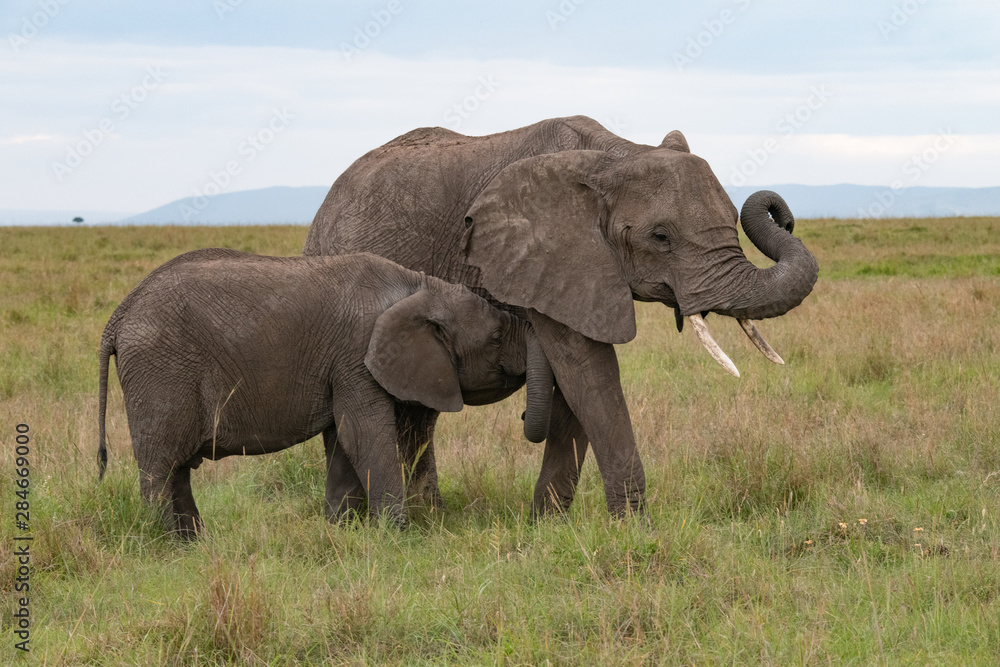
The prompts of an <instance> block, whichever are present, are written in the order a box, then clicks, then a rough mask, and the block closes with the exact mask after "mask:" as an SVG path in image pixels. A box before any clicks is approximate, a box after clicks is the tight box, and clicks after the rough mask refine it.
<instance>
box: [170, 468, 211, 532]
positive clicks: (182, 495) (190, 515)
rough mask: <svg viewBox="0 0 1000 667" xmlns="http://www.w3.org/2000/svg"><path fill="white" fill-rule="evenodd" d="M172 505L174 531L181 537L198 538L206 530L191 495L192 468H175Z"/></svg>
mask: <svg viewBox="0 0 1000 667" xmlns="http://www.w3.org/2000/svg"><path fill="white" fill-rule="evenodd" d="M170 477H171V480H170V485H171V494H170V505H171V510H172V511H173V515H174V517H173V519H174V531H175V532H177V533H178V534H179V535H180V536H181V537H185V538H192V537H197V535H198V533H200V532H201V531H202V530H203V529H204V523H202V520H201V514H199V513H198V506H197V505H195V503H194V495H193V494H192V493H191V468H190V467H189V466H186V465H185V466H180V467H177V468H174V470H173V472H172V473H171V475H170Z"/></svg>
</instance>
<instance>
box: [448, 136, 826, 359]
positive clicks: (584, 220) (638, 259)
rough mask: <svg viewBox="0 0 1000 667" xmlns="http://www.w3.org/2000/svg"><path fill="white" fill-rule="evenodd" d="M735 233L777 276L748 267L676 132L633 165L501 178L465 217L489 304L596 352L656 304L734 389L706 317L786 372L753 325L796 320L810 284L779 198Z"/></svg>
mask: <svg viewBox="0 0 1000 667" xmlns="http://www.w3.org/2000/svg"><path fill="white" fill-rule="evenodd" d="M769 214H770V215H769ZM771 216H773V220H772V219H771ZM742 219H743V227H744V231H745V232H746V234H747V236H748V237H749V238H750V240H751V241H752V242H753V243H754V245H756V246H757V247H758V248H759V249H760V250H761V251H762V252H763V253H764V254H765V255H767V256H768V257H770V258H771V259H772V260H774V261H775V262H776V264H775V265H774V266H772V267H770V268H767V269H759V268H757V267H756V266H754V265H753V264H752V263H751V262H750V261H749V260H748V259H747V258H746V256H745V255H744V253H743V251H742V249H741V247H740V244H739V237H738V234H737V228H736V222H737V213H736V208H735V207H734V206H733V204H732V202H731V201H730V199H729V197H728V195H727V194H726V192H725V190H723V188H722V185H721V184H720V183H719V181H718V179H717V178H716V177H715V175H714V174H713V173H712V170H711V169H710V168H709V166H708V163H707V162H705V161H704V160H703V159H701V158H699V157H697V156H695V155H692V154H691V153H690V152H689V150H688V146H687V141H686V140H685V139H684V137H683V135H681V133H680V132H677V131H674V132H671V133H670V134H668V135H667V137H666V138H665V139H664V141H663V143H662V144H661V145H660V146H658V147H655V148H650V149H649V150H645V151H638V152H635V153H632V154H628V155H616V154H614V153H609V152H606V151H591V150H570V151H562V152H557V153H551V154H545V155H538V156H534V157H529V158H526V159H522V160H519V161H517V162H514V163H512V164H510V165H508V166H507V167H506V168H505V169H503V170H502V171H501V172H500V173H499V174H497V176H495V177H494V178H493V180H492V181H491V182H490V183H489V185H487V187H486V188H485V189H484V190H483V191H482V192H481V193H480V195H479V196H478V197H477V198H476V200H475V201H474V202H473V204H472V206H471V208H470V209H469V211H468V213H467V217H466V219H465V223H466V227H467V229H466V232H465V236H464V238H463V249H464V251H465V253H466V258H467V261H468V263H469V264H471V265H472V266H474V267H477V268H478V269H479V271H480V279H481V282H482V285H483V286H484V287H485V288H486V289H487V290H489V292H490V293H491V294H492V295H493V296H494V297H496V298H497V299H499V300H501V301H503V302H506V303H510V304H513V305H518V306H523V307H525V308H532V309H534V310H536V311H538V312H540V313H542V314H544V315H546V316H548V317H550V318H552V319H554V320H556V321H558V322H561V323H563V324H565V325H566V326H568V327H570V328H572V329H574V330H576V331H578V332H580V333H582V334H584V335H585V336H587V337H589V338H592V339H594V340H597V341H601V342H605V343H624V342H627V341H629V340H631V339H632V338H633V337H634V336H635V311H634V308H633V305H632V300H633V299H636V300H640V301H659V302H661V303H664V304H666V305H667V306H669V307H672V308H674V312H675V315H676V318H677V326H678V330H680V328H681V327H682V324H683V319H684V318H685V317H686V318H688V319H689V321H691V323H692V325H693V327H694V329H695V331H696V333H697V334H698V337H699V339H700V340H701V341H702V343H703V344H704V345H705V346H706V347H707V348H708V349H709V351H710V352H711V353H712V355H713V357H714V358H716V360H717V361H719V362H720V363H721V364H723V365H724V366H726V367H727V368H728V369H729V370H730V372H732V373H734V374H736V375H738V374H739V373H738V371H737V370H736V368H735V366H733V364H732V362H731V361H729V359H728V357H726V355H725V353H723V352H722V350H721V349H719V347H718V345H716V344H715V342H714V340H712V337H711V335H710V334H709V333H708V330H707V328H706V327H705V325H704V320H703V319H702V317H703V314H705V313H708V312H715V313H719V314H721V315H728V316H730V317H734V318H737V319H739V320H740V322H741V324H742V325H743V328H744V330H745V331H746V332H747V334H748V335H749V336H750V338H751V340H753V341H754V342H755V344H757V346H758V348H760V349H761V351H762V352H764V353H765V355H766V356H768V358H770V359H772V360H773V361H776V362H779V363H781V358H780V357H778V355H777V354H775V353H774V351H773V350H771V349H770V347H769V346H768V345H767V343H766V342H764V340H763V338H762V337H761V336H760V334H759V333H757V331H756V329H755V328H754V327H753V325H752V324H751V322H750V320H753V319H763V318H768V317H777V316H780V315H782V314H784V313H786V312H787V311H789V310H791V309H792V308H794V307H795V306H797V305H798V304H799V303H801V302H802V300H803V299H804V298H805V297H806V296H807V295H808V294H809V293H810V291H811V290H812V287H813V285H814V284H815V282H816V278H817V275H818V270H819V269H818V266H817V264H816V260H815V259H814V258H813V256H812V254H811V253H810V252H809V251H808V250H807V249H806V248H805V246H804V245H802V243H801V241H799V240H798V239H796V238H795V237H793V236H792V235H791V233H790V232H791V230H792V225H793V219H792V215H791V213H790V211H789V210H788V207H787V206H786V205H785V203H784V201H783V200H782V199H781V198H780V197H779V196H778V195H776V194H774V193H771V192H758V193H755V194H754V195H752V196H751V197H750V198H749V199H748V200H747V202H746V205H745V206H744V207H743V212H742Z"/></svg>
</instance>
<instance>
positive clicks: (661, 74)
mask: <svg viewBox="0 0 1000 667" xmlns="http://www.w3.org/2000/svg"><path fill="white" fill-rule="evenodd" d="M43 46H44V48H43ZM376 46H377V45H376ZM376 46H373V47H372V48H371V49H369V50H366V51H363V52H362V53H360V54H358V55H357V56H356V57H354V58H352V59H351V60H350V61H348V60H347V59H345V58H344V57H343V55H342V54H341V53H340V52H339V51H322V50H311V49H294V48H276V47H235V46H202V47H164V46H142V45H131V44H103V45H102V44H81V43H70V42H61V43H56V42H48V43H46V44H44V45H41V44H38V45H34V44H33V45H32V47H33V48H32V49H30V50H26V51H25V52H24V53H22V54H20V55H19V56H18V57H17V58H16V59H13V58H7V59H5V60H0V73H2V74H3V77H2V78H0V100H4V101H3V102H2V104H3V105H4V109H3V117H4V125H3V130H2V131H3V133H4V135H3V136H0V144H2V145H4V147H5V149H4V151H2V152H0V198H2V200H3V202H4V207H9V208H60V209H63V208H70V209H71V208H95V209H116V210H133V211H141V210H145V209H148V208H152V207H154V206H158V205H160V204H163V203H165V202H167V201H170V200H173V199H177V198H180V197H185V196H190V195H192V194H193V192H194V191H195V189H197V188H199V187H202V186H203V185H204V184H205V183H206V180H207V179H210V177H211V175H212V174H213V173H218V172H219V170H221V169H225V167H226V165H227V164H228V163H230V162H232V161H234V160H235V161H237V162H239V164H240V170H239V174H238V175H236V176H234V177H233V179H232V183H231V185H230V187H231V189H233V190H242V189H249V188H256V187H266V186H271V185H326V184H329V183H332V181H333V180H334V179H335V178H336V177H337V175H339V173H340V172H341V171H342V170H343V169H344V168H345V167H346V166H348V165H349V164H350V163H351V162H352V161H353V160H354V159H356V158H357V157H359V156H360V155H362V154H363V153H365V152H367V151H368V150H370V149H372V148H374V147H376V146H378V145H380V144H382V143H384V142H385V141H388V140H389V139H391V138H393V137H394V136H397V135H398V134H400V133H402V132H405V131H407V130H410V129H413V128H415V127H420V126H425V125H441V126H444V127H450V128H452V129H457V130H458V131H460V132H464V133H469V134H484V133H489V132H497V131H502V130H507V129H512V128H515V127H519V126H522V125H526V124H529V123H532V122H535V121H538V120H541V119H543V118H547V117H552V116H560V115H571V114H585V115H589V116H592V117H594V118H596V119H597V120H599V121H601V122H602V123H604V124H605V125H607V126H608V127H609V128H611V129H613V130H614V131H617V132H618V133H619V134H621V135H622V136H624V137H626V138H628V139H631V140H634V141H640V142H644V143H658V142H659V141H660V139H661V138H662V137H663V135H664V134H666V132H668V131H669V130H671V129H681V130H682V131H684V132H685V133H686V134H687V135H688V138H689V140H690V143H691V145H692V149H693V150H694V151H695V152H696V153H698V154H700V155H702V156H703V157H705V158H706V159H707V160H708V161H709V162H710V164H712V166H713V168H714V169H715V170H716V173H717V174H719V176H720V179H721V180H722V181H723V182H724V183H727V184H728V183H729V181H730V179H729V176H730V174H731V173H732V170H733V169H739V168H740V165H741V164H743V163H744V162H745V161H746V159H747V156H748V153H747V151H754V150H760V147H762V146H764V143H765V142H767V141H768V139H771V140H772V141H776V142H778V145H779V148H778V150H776V151H772V152H770V153H769V154H768V159H767V160H766V161H765V162H764V164H762V165H759V166H758V168H757V169H755V170H754V173H753V174H752V175H751V176H749V177H748V179H749V180H748V182H749V183H751V184H762V185H765V184H775V183H782V182H798V183H813V184H820V183H840V182H856V183H869V184H887V183H889V182H890V181H891V180H892V179H893V178H897V177H898V175H899V172H900V169H901V168H902V165H903V164H904V163H905V161H906V160H907V159H909V158H910V157H911V156H912V154H914V152H916V151H921V150H924V148H923V147H924V146H925V145H926V142H927V140H928V137H933V136H934V132H936V131H937V130H938V129H947V128H949V127H950V128H951V130H952V131H953V132H954V133H956V134H958V135H960V136H961V139H960V140H959V141H957V142H956V143H955V145H954V146H953V147H952V148H951V149H950V150H949V151H948V152H947V154H946V155H943V156H942V157H941V159H939V160H937V161H936V163H935V165H934V166H933V168H932V169H928V170H927V171H926V172H924V173H923V174H922V176H921V181H920V184H921V185H932V184H933V185H997V184H998V183H997V175H996V173H995V171H990V170H989V169H988V168H987V165H988V164H989V163H990V161H992V163H993V164H997V163H1000V145H998V141H997V137H996V135H993V134H987V133H988V132H989V129H988V128H993V127H995V125H994V124H993V123H994V120H993V119H994V118H995V116H996V113H995V112H996V111H997V107H998V105H1000V92H998V90H997V87H996V86H992V87H991V86H988V85H984V81H985V82H988V81H991V80H992V81H996V80H997V79H998V76H997V72H995V71H988V70H987V71H984V70H976V71H971V70H969V71H934V72H931V73H919V72H912V71H911V72H877V71H875V72H869V73H862V74H858V73H836V72H834V73H824V74H808V73H805V74H803V73H798V74H771V75H763V74H758V75H747V74H743V73H735V72H723V71H711V70H709V71H683V72H681V71H678V70H677V69H676V68H674V67H672V66H664V67H661V68H628V67H590V66H570V65H557V64H552V63H546V62H539V61H529V60H518V59H494V60H474V59H445V58H442V59H437V60H427V59H423V60H414V59H405V58H399V57H390V56H386V55H383V54H380V53H378V52H377V51H376V50H375V48H376ZM150 68H154V70H155V68H159V69H158V70H155V71H159V72H161V73H162V81H159V82H156V85H155V86H152V85H151V84H152V81H151V79H150V78H149V77H150V74H149V71H150ZM144 82H145V83H144ZM938 89H945V90H947V91H948V92H947V95H943V94H934V93H933V91H934V90H938ZM139 98H141V99H139ZM819 98H824V99H822V100H820V99H819ZM12 100H17V103H16V104H12V103H11V101H12ZM956 101H959V102H960V103H959V104H956ZM126 110H127V112H128V113H125V111H126ZM276 110H277V111H279V112H283V113H287V114H290V115H291V116H294V118H293V119H291V121H290V122H289V123H288V125H287V128H285V129H283V130H282V131H281V132H280V133H277V134H276V135H275V136H274V137H273V138H272V140H271V141H268V142H267V143H266V145H263V146H262V148H261V149H260V150H255V151H253V158H252V159H250V157H249V154H250V151H248V150H241V147H244V146H245V145H246V144H247V142H248V141H250V140H251V139H252V138H253V137H256V136H258V134H259V133H261V132H263V131H264V130H265V129H266V128H267V125H268V122H269V119H271V118H272V116H273V115H274V113H275V111H276ZM789 115H791V119H792V120H791V121H789V120H788V118H789ZM104 121H109V122H110V123H111V124H112V125H113V127H112V128H110V129H108V131H102V130H101V128H102V122H104ZM782 123H784V125H783V124H782ZM105 127H107V126H106V125H105ZM789 128H790V129H791V130H792V131H791V132H790V133H789V132H788V131H787V130H788V129H789ZM99 131H100V133H101V135H102V136H101V140H100V141H99V142H97V141H96V137H97V132H99ZM88 133H89V134H88ZM88 137H90V138H94V139H95V140H94V141H92V142H91V143H93V144H94V145H93V146H90V147H89V152H88V155H86V156H84V157H83V159H82V160H81V161H80V162H81V163H80V165H79V166H78V167H75V168H73V169H72V170H71V171H70V172H69V173H62V174H61V176H62V178H61V179H60V174H56V173H55V171H54V165H56V164H59V163H66V162H67V161H68V160H69V158H70V156H71V154H72V152H73V151H74V150H77V149H78V148H80V147H81V146H83V148H82V149H81V150H80V151H78V152H82V150H87V147H86V146H85V144H87V142H88Z"/></svg>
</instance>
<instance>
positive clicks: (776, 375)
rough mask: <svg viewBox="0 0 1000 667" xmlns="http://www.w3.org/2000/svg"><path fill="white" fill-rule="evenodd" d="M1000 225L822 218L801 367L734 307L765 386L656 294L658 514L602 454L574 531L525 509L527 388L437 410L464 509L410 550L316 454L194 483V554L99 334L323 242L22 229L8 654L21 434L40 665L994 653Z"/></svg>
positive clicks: (7, 360) (590, 467)
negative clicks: (170, 271) (148, 290)
mask: <svg viewBox="0 0 1000 667" xmlns="http://www.w3.org/2000/svg"><path fill="white" fill-rule="evenodd" d="M998 225H1000V220H998V219H988V218H970V219H941V220H924V219H920V220H888V221H865V222H861V221H838V220H805V221H800V222H799V223H798V226H797V230H796V231H797V233H798V234H799V235H801V237H802V238H803V239H804V240H805V242H806V243H807V244H808V245H809V247H810V248H811V249H812V250H813V251H814V253H815V254H816V256H817V259H818V260H819V262H820V267H821V272H820V280H819V283H818V284H817V285H816V289H815V291H814V292H813V294H812V295H811V296H810V297H809V298H808V299H807V300H806V301H805V303H804V304H803V305H802V306H801V307H799V308H797V309H796V310H794V311H792V312H791V313H790V314H789V315H787V316H785V317H783V318H780V319H777V320H769V321H766V322H764V323H763V324H762V325H761V326H760V328H761V330H762V331H763V332H764V333H765V335H766V336H767V338H768V340H769V341H770V342H771V344H772V345H773V346H774V347H775V349H777V350H778V352H779V353H780V354H782V355H783V356H784V358H785V360H786V362H787V363H786V365H785V366H782V367H778V366H774V365H772V364H770V363H769V362H767V361H766V360H764V359H763V358H762V357H761V356H760V355H759V354H757V353H756V351H755V350H753V349H752V347H751V346H750V344H749V343H748V341H746V339H745V337H744V336H743V335H742V332H740V331H739V327H738V326H737V325H736V323H735V322H733V321H731V320H727V319H724V318H720V317H710V318H709V319H708V323H709V325H710V326H711V327H712V330H713V333H714V334H715V336H716V338H717V340H718V341H719V342H720V344H721V345H722V346H723V348H724V349H726V350H727V351H728V352H729V353H730V356H731V357H732V358H733V360H734V361H735V362H736V364H737V366H738V367H739V368H740V370H741V372H742V373H743V377H742V379H740V380H736V379H734V378H732V377H730V376H729V375H727V374H726V373H725V372H724V371H723V370H722V369H721V368H719V367H718V366H717V365H716V364H715V363H714V362H713V361H711V359H710V358H709V357H708V355H707V354H705V353H704V351H703V350H702V349H701V348H700V346H699V345H698V344H697V342H696V341H695V340H694V337H693V335H691V332H690V331H687V330H686V331H685V332H684V334H683V335H678V334H677V332H676V329H675V328H674V326H673V314H672V312H669V311H668V310H667V309H666V308H663V307H662V306H657V305H655V304H640V303H637V304H636V308H637V314H638V319H639V323H638V329H639V335H638V337H637V339H636V340H635V341H633V342H631V343H629V344H628V345H624V346H621V347H620V348H619V357H620V360H621V365H622V375H623V386H624V388H625V393H626V396H627V398H628V401H629V406H630V409H631V414H632V421H633V425H634V427H635V431H636V436H637V440H638V443H639V447H640V452H641V453H642V456H643V461H644V463H645V465H646V474H647V479H648V487H649V490H648V505H649V511H648V514H647V515H646V516H645V517H644V518H640V519H638V520H624V521H616V520H612V519H610V518H609V517H608V516H607V513H606V511H605V509H604V493H603V489H602V486H601V482H600V476H599V475H598V473H597V470H596V466H595V465H594V462H593V459H592V458H590V459H588V461H587V463H586V465H585V466H584V478H583V480H582V482H581V485H580V490H579V494H578V496H577V500H576V502H575V504H574V506H573V508H572V511H571V512H570V513H569V514H568V516H566V517H561V518H554V519H547V520H543V521H541V522H538V523H534V522H531V521H530V520H529V519H528V506H529V504H530V500H531V493H532V488H533V484H534V480H535V476H536V474H537V470H538V466H539V463H540V460H541V447H540V446H538V445H532V444H530V443H528V442H526V441H525V440H524V439H523V437H522V436H521V435H520V427H521V422H520V420H519V419H518V416H519V414H520V411H521V407H520V405H521V400H522V399H521V397H520V395H519V396H518V397H517V399H512V400H509V401H507V402H504V403H502V404H499V405H493V406H487V407H482V408H466V409H465V410H464V411H463V412H461V413H458V414H454V415H445V416H444V417H442V419H441V421H440V422H439V436H438V445H437V446H438V450H437V451H438V462H439V469H440V477H441V485H442V491H443V495H444V500H445V506H444V507H443V508H439V509H436V510H432V509H430V508H426V507H415V508H412V510H411V516H412V518H413V523H412V527H411V528H410V529H409V530H407V531H405V532H403V533H400V532H397V531H394V530H391V529H388V528H386V527H384V526H380V525H378V524H377V523H373V522H364V523H363V524H362V525H360V526H348V527H341V526H331V525H328V524H327V523H326V521H325V520H324V518H323V508H322V496H323V453H322V446H321V444H320V443H319V442H318V441H313V442H309V443H306V444H303V445H300V446H298V447H295V448H292V449H291V450H288V451H287V452H284V453H281V454H276V455H271V456H268V457H257V458H243V459H227V460H224V461H221V462H218V463H212V462H206V463H205V464H204V465H203V466H202V467H201V468H200V469H199V470H197V471H195V473H194V475H193V481H194V487H195V489H194V491H195V497H196V499H197V501H198V504H199V507H200V508H201V511H202V515H203V516H204V518H205V520H206V525H207V530H208V535H207V536H206V537H205V538H204V539H201V540H199V541H198V542H197V543H194V544H182V543H179V542H178V541H176V540H174V539H172V538H170V537H169V536H166V535H164V533H163V530H162V528H161V527H160V524H159V523H158V521H157V518H156V516H155V514H154V513H153V511H152V510H151V509H150V508H148V507H146V506H145V505H144V504H143V503H142V502H140V500H139V493H138V480H137V473H136V468H135V462H134V460H133V457H132V454H131V449H130V445H129V437H128V430H127V424H126V420H125V416H124V410H123V408H122V401H121V390H120V388H119V387H118V386H117V382H116V381H115V382H114V386H113V388H112V390H111V396H110V412H109V421H108V428H109V439H110V442H109V446H110V469H109V474H108V476H107V477H106V478H105V480H104V481H103V482H102V483H101V484H98V483H97V460H96V451H97V346H98V342H99V339H100V334H101V331H102V329H103V327H104V323H105V322H106V320H107V318H108V316H109V315H110V313H111V312H112V310H113V309H114V308H115V306H116V305H117V304H118V302H119V301H120V300H121V299H122V298H123V297H124V296H125V294H126V293H127V292H128V291H129V290H130V289H131V288H132V287H133V286H134V285H135V284H136V283H137V282H138V281H139V280H140V279H141V278H142V277H143V276H144V275H146V273H148V272H149V271H150V270H151V269H152V268H154V267H155V266H157V265H159V264H160V263H162V262H163V261H165V260H167V259H168V258H170V257H172V256H174V255H176V254H178V253H180V252H182V251H185V250H190V249H193V248H198V247H205V246H213V245H216V246H228V247H233V248H239V249H244V250H252V251H256V252H261V253H267V254H288V255H291V254H297V253H298V251H299V250H300V248H301V245H302V241H303V240H304V238H305V233H306V229H305V228H304V227H271V228H179V227H178V228H156V227H150V228H138V229H111V228H96V229H77V228H73V229H69V228H63V229H19V228H7V229H0V248H2V250H0V358H2V360H3V361H2V364H3V366H2V373H0V417H2V418H0V429H2V430H0V443H2V444H0V517H2V522H0V539H2V546H0V549H2V551H3V553H4V556H3V557H2V558H0V597H2V605H0V608H2V609H3V610H4V611H3V614H2V616H0V630H2V632H0V636H2V637H3V645H2V646H0V663H3V664H13V661H14V660H15V659H16V658H18V656H17V655H15V654H16V653H18V652H17V651H15V649H14V643H15V641H17V639H16V638H15V637H14V635H13V634H12V630H13V628H12V620H13V619H12V616H11V613H10V612H11V610H13V609H14V608H15V605H16V601H17V599H18V598H19V597H20V596H21V595H23V594H21V593H15V592H14V578H15V574H16V570H17V563H16V562H15V559H14V558H12V556H11V553H12V550H13V545H14V544H15V542H14V537H15V535H20V534H21V532H20V531H18V530H16V529H15V527H14V513H15V502H17V501H18V500H20V499H18V498H16V497H15V495H14V492H15V490H16V487H15V485H14V483H15V479H16V477H15V474H14V470H15V435H16V433H15V425H16V424H18V423H26V424H28V425H29V426H30V436H31V438H32V444H31V454H30V469H31V473H30V481H31V487H30V488H31V492H30V503H31V517H30V523H31V528H32V531H33V535H34V541H33V542H32V543H31V566H32V567H31V582H30V585H31V590H30V612H31V623H32V625H31V632H32V634H31V654H30V656H29V658H28V659H29V660H30V662H31V663H33V664H46V665H62V664H113V665H117V664H121V665H150V664H169V665H180V664H206V665H207V664H246V665H265V664H266V665H292V664H308V663H324V664H420V663H434V664H494V663H496V664H524V665H538V664H554V665H555V664H717V663H729V664H746V663H763V664H775V665H789V664H819V663H833V662H838V663H848V664H872V663H879V662H883V661H884V662H886V663H891V664H911V663H912V664H949V665H952V664H955V665H960V664H968V665H973V664H978V665H984V664H997V663H998V662H1000V410H998V408H997V403H998V397H1000V391H998V389H1000V381H998V371H1000V242H998V238H1000V235H998V234H997V233H996V231H994V227H995V226H998ZM112 375H113V374H112ZM21 657H24V656H21Z"/></svg>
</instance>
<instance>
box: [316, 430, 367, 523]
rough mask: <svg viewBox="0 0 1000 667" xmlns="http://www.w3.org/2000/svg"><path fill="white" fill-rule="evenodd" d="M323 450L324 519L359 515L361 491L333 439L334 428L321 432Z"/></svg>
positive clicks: (362, 498)
mask: <svg viewBox="0 0 1000 667" xmlns="http://www.w3.org/2000/svg"><path fill="white" fill-rule="evenodd" d="M323 448H324V449H325V450H326V502H325V505H326V518H327V519H329V520H330V521H341V520H343V519H346V518H348V517H349V516H350V515H351V514H352V513H353V514H355V515H358V514H360V513H361V506H362V505H363V504H364V501H365V488H364V486H362V485H361V480H360V479H358V475H357V473H355V472H354V465H353V464H352V463H351V461H350V459H349V458H348V456H347V452H345V451H344V446H343V445H342V444H341V443H340V442H339V441H338V439H337V427H336V426H335V425H331V426H330V427H329V428H327V429H326V430H325V431H323Z"/></svg>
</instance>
